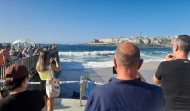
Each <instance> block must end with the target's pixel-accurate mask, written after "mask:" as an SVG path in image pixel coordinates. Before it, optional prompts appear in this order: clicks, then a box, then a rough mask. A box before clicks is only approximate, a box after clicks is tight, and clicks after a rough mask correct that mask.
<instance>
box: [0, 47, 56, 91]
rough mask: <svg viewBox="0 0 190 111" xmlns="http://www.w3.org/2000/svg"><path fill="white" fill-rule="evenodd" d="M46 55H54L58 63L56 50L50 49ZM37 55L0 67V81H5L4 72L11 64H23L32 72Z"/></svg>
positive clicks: (1, 87)
mask: <svg viewBox="0 0 190 111" xmlns="http://www.w3.org/2000/svg"><path fill="white" fill-rule="evenodd" d="M48 54H50V55H52V54H54V55H55V57H57V60H58V62H59V55H58V50H57V49H50V50H48ZM38 58H39V55H33V56H31V57H26V58H23V59H19V60H15V61H13V62H12V63H9V64H6V65H5V66H1V67H0V80H4V79H5V70H6V68H7V67H9V66H10V65H13V64H23V65H24V66H26V67H27V68H28V70H29V71H30V70H32V69H34V68H35V67H36V64H37V62H38ZM0 89H3V86H1V85H0Z"/></svg>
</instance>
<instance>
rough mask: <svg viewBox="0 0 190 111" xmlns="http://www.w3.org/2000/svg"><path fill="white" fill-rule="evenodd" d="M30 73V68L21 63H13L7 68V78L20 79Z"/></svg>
mask: <svg viewBox="0 0 190 111" xmlns="http://www.w3.org/2000/svg"><path fill="white" fill-rule="evenodd" d="M28 75H29V72H28V69H27V68H26V67H25V66H24V65H21V64H14V65H11V66H9V67H8V68H7V69H6V70H5V80H11V81H12V80H19V79H21V78H23V77H25V76H28Z"/></svg>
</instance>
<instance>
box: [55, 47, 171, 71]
mask: <svg viewBox="0 0 190 111" xmlns="http://www.w3.org/2000/svg"><path fill="white" fill-rule="evenodd" d="M167 53H168V52H166V51H141V58H142V59H144V62H151V61H164V60H165V56H166V55H167ZM114 54H115V51H89V52H88V51H85V52H59V56H60V61H61V64H62V66H61V67H62V68H63V69H64V70H66V69H85V68H102V67H112V66H113V61H112V60H113V57H114Z"/></svg>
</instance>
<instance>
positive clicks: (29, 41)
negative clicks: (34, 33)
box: [12, 39, 34, 47]
mask: <svg viewBox="0 0 190 111" xmlns="http://www.w3.org/2000/svg"><path fill="white" fill-rule="evenodd" d="M16 44H25V46H27V47H29V46H30V45H31V44H32V45H34V42H32V41H31V40H29V39H18V40H16V41H14V42H13V43H12V45H16Z"/></svg>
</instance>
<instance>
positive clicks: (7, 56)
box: [0, 44, 12, 66]
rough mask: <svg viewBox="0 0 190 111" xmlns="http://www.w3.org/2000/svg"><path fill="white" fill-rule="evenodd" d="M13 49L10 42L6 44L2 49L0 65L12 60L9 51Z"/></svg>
mask: <svg viewBox="0 0 190 111" xmlns="http://www.w3.org/2000/svg"><path fill="white" fill-rule="evenodd" d="M10 49H11V46H10V44H5V47H4V49H2V50H1V51H0V66H3V65H5V64H7V63H9V62H12V60H11V57H10V54H9V51H10Z"/></svg>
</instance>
